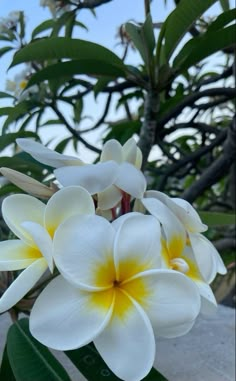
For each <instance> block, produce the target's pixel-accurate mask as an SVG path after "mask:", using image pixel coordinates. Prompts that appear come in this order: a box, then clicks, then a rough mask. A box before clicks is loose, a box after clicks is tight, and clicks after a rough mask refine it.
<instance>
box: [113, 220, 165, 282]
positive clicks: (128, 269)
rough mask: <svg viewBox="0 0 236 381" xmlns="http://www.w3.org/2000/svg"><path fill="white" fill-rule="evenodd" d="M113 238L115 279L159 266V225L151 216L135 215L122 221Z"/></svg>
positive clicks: (123, 278) (124, 277)
mask: <svg viewBox="0 0 236 381" xmlns="http://www.w3.org/2000/svg"><path fill="white" fill-rule="evenodd" d="M123 221H124V222H123V224H121V226H120V228H119V230H118V232H117V234H116V238H115V243H114V261H115V266H116V279H117V280H119V281H123V280H127V279H129V278H130V277H132V276H133V275H134V274H137V273H139V272H140V271H144V270H147V269H150V268H158V267H159V266H160V225H159V223H158V221H157V220H156V219H155V218H154V217H152V216H143V215H137V214H136V215H135V216H132V214H131V213H130V217H129V218H126V219H123ZM144 232H145V233H144Z"/></svg>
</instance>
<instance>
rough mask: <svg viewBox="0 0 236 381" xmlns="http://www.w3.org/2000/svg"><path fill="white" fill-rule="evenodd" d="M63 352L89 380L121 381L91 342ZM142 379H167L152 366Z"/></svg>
mask: <svg viewBox="0 0 236 381" xmlns="http://www.w3.org/2000/svg"><path fill="white" fill-rule="evenodd" d="M65 354H66V355H67V356H68V357H69V359H70V360H71V361H72V362H73V364H74V365H75V366H76V367H77V368H78V369H79V370H80V372H81V373H82V374H83V375H84V376H85V377H86V379H88V380H90V381H105V380H106V381H121V380H120V378H118V377H117V376H115V375H114V373H112V372H111V370H110V369H109V368H108V367H107V365H106V364H105V362H104V361H103V359H102V358H101V356H100V355H99V353H98V352H97V350H96V348H95V346H94V345H93V344H88V345H86V346H85V347H83V348H80V349H76V350H75V351H66V352H65ZM143 381H167V380H166V378H165V377H164V376H163V375H162V374H160V373H159V372H158V371H157V370H156V369H154V368H152V370H151V371H150V373H149V374H148V375H147V376H146V377H145V378H144V379H143Z"/></svg>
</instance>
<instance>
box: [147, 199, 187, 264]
mask: <svg viewBox="0 0 236 381" xmlns="http://www.w3.org/2000/svg"><path fill="white" fill-rule="evenodd" d="M141 201H142V203H143V205H144V206H145V208H146V209H147V210H148V211H149V213H151V214H152V215H153V216H154V217H156V218H157V219H158V221H160V223H161V224H162V228H163V230H164V232H165V236H166V244H167V247H168V249H169V252H170V255H171V254H172V253H174V257H175V258H176V257H180V256H181V254H182V252H183V249H184V247H185V244H186V232H185V229H184V227H183V226H182V224H181V223H180V222H179V220H178V219H177V217H175V215H174V214H173V213H172V212H171V210H170V209H169V208H168V207H167V206H166V205H165V204H163V203H162V202H161V201H159V200H157V199H155V198H143V199H142V200H141Z"/></svg>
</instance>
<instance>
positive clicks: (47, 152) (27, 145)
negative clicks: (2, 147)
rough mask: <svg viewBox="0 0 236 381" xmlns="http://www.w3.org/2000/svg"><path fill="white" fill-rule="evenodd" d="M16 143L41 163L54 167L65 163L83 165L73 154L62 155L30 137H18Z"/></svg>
mask: <svg viewBox="0 0 236 381" xmlns="http://www.w3.org/2000/svg"><path fill="white" fill-rule="evenodd" d="M16 142H17V144H18V145H19V146H20V147H21V148H22V149H23V151H25V152H27V153H29V154H30V155H31V156H32V157H33V158H34V159H35V160H37V161H39V162H40V163H42V164H46V165H50V166H51V167H54V168H60V167H63V166H65V165H83V164H84V163H83V162H82V161H81V160H79V159H77V158H76V157H73V156H68V155H62V154H61V153H58V152H56V151H52V150H51V149H49V148H47V147H44V146H43V145H42V144H40V143H38V142H35V141H33V140H31V139H24V138H18V139H16Z"/></svg>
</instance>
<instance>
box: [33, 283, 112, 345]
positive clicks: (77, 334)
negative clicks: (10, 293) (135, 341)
mask: <svg viewBox="0 0 236 381" xmlns="http://www.w3.org/2000/svg"><path fill="white" fill-rule="evenodd" d="M112 301H113V293H112V292H111V291H110V290H109V291H102V292H97V293H92V292H86V291H81V290H79V289H78V288H75V287H73V286H71V285H70V284H69V283H68V282H66V280H65V279H63V277H62V276H58V277H57V278H55V279H53V280H52V281H51V282H50V283H49V285H48V286H47V287H46V288H45V289H44V290H43V291H42V293H41V294H40V295H39V297H38V298H37V299H36V302H35V304H34V307H33V309H32V312H31V315H30V331H31V333H32V335H33V336H34V337H35V338H36V339H37V340H38V341H40V342H41V343H43V344H44V345H46V346H48V347H50V348H54V349H57V350H63V351H64V350H70V349H76V348H79V347H81V346H84V345H86V344H88V343H90V342H91V341H92V340H93V339H94V338H95V337H96V336H97V335H98V334H99V333H100V332H101V331H102V330H103V329H104V327H105V326H106V325H107V324H108V322H109V320H110V317H111V314H112V309H113V302H112Z"/></svg>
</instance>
